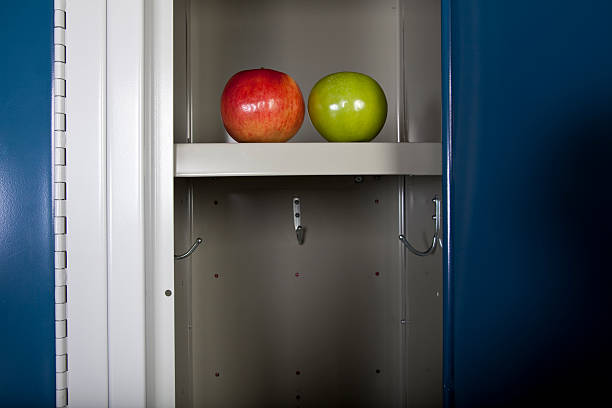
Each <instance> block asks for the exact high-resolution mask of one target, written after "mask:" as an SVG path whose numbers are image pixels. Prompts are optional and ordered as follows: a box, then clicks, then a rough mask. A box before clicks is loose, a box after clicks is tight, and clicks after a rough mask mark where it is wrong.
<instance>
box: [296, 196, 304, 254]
mask: <svg viewBox="0 0 612 408" xmlns="http://www.w3.org/2000/svg"><path fill="white" fill-rule="evenodd" d="M301 217H302V211H301V210H300V197H293V226H294V227H295V235H296V237H297V241H298V244H299V245H303V244H304V235H305V234H306V228H304V227H303V226H302V218H301Z"/></svg>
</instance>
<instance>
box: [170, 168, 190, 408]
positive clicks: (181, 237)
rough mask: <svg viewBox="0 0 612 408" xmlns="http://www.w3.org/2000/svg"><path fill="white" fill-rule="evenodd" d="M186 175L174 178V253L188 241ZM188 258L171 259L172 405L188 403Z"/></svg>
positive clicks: (180, 249) (188, 196)
mask: <svg viewBox="0 0 612 408" xmlns="http://www.w3.org/2000/svg"><path fill="white" fill-rule="evenodd" d="M190 185H191V180H189V179H176V178H175V179H174V245H175V253H177V252H181V251H183V250H184V248H187V247H189V245H191V220H192V217H191V210H190V207H191V198H190V190H189V189H190ZM191 315H192V310H191V259H190V258H187V259H184V260H180V261H175V262H174V333H175V334H174V336H175V339H174V344H175V365H176V368H175V372H176V376H175V381H176V387H175V389H176V406H177V407H178V408H183V407H192V406H193V399H192V391H193V384H192V373H193V368H192V367H193V364H192V359H191V352H190V346H189V342H190V338H189V336H190V334H189V326H190V322H191Z"/></svg>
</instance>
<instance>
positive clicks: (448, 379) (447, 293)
mask: <svg viewBox="0 0 612 408" xmlns="http://www.w3.org/2000/svg"><path fill="white" fill-rule="evenodd" d="M441 11H442V24H441V28H442V107H443V115H442V129H443V134H444V135H443V137H444V139H443V141H444V143H442V156H443V161H442V186H443V190H444V191H443V196H444V198H443V200H442V205H443V213H444V216H443V217H442V219H443V220H442V221H443V225H442V229H443V234H442V236H444V237H450V236H451V233H450V222H449V221H450V219H451V215H450V208H451V206H450V205H449V204H448V203H450V202H451V200H452V198H453V197H452V194H451V182H450V180H451V168H452V160H453V155H452V147H453V128H452V126H451V125H452V123H453V121H452V118H453V110H452V107H453V104H452V93H451V91H452V87H451V77H452V74H451V71H452V69H451V68H452V60H451V44H452V42H451V40H452V39H451V18H450V17H451V7H450V0H442V7H441ZM449 241H450V240H447V242H448V243H447V245H445V246H444V247H443V250H444V251H443V255H442V258H443V265H444V276H443V285H444V289H443V293H444V298H443V303H442V315H443V316H444V321H443V330H442V355H443V367H442V369H443V373H442V378H443V381H442V383H443V384H442V385H443V387H442V392H443V401H444V405H445V407H452V406H453V403H454V400H455V397H454V393H453V390H454V388H455V387H454V379H455V374H454V372H455V368H454V364H455V358H454V341H453V335H454V330H453V323H454V318H453V301H454V296H453V287H454V286H453V285H452V279H451V276H450V273H451V271H452V270H453V268H452V264H451V261H452V259H453V252H452V248H453V245H452V244H453V243H452V242H449Z"/></svg>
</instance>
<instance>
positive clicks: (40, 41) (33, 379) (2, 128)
mask: <svg viewBox="0 0 612 408" xmlns="http://www.w3.org/2000/svg"><path fill="white" fill-rule="evenodd" d="M0 32H1V33H2V35H1V36H0V38H2V45H1V49H2V62H1V63H0V80H1V81H2V85H1V90H2V91H1V93H0V290H1V293H0V322H1V323H0V324H1V325H2V333H1V334H0V406H6V407H22V406H23V407H39V406H40V407H52V406H55V357H54V354H55V353H54V348H55V344H54V341H55V340H54V339H55V334H54V330H55V327H54V269H53V240H52V238H53V236H52V210H51V204H52V197H51V109H52V106H51V69H52V50H53V1H49V0H47V1H40V0H38V1H37V0H24V1H12V2H4V3H3V4H2V24H1V25H0Z"/></svg>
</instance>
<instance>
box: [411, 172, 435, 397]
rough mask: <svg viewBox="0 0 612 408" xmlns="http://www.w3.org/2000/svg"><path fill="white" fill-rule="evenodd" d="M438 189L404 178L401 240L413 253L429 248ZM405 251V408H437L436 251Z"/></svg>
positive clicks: (424, 180)
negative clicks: (420, 253) (433, 199)
mask: <svg viewBox="0 0 612 408" xmlns="http://www.w3.org/2000/svg"><path fill="white" fill-rule="evenodd" d="M441 189H442V178H441V177H424V176H419V177H412V176H410V177H406V184H405V200H404V208H405V212H406V214H405V220H406V221H405V235H406V237H407V238H408V239H409V240H410V242H411V243H412V244H413V245H415V246H416V247H417V248H426V247H427V245H429V244H430V242H431V236H432V235H433V233H434V231H435V227H434V223H433V222H432V220H431V214H432V205H431V197H433V196H434V195H438V196H441ZM441 238H442V240H444V237H441ZM405 251H406V253H405V260H406V272H405V279H404V284H405V292H404V293H405V296H406V298H405V317H406V325H405V326H406V333H405V335H406V337H405V339H406V348H405V356H404V364H405V365H404V370H405V371H404V372H405V375H404V379H405V386H406V396H407V401H406V402H407V406H408V407H441V406H442V251H441V250H440V248H438V249H437V250H436V251H435V252H434V253H433V254H432V255H430V256H426V257H420V256H416V255H413V254H411V253H410V252H409V251H408V250H405Z"/></svg>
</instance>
